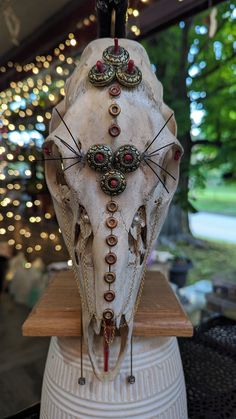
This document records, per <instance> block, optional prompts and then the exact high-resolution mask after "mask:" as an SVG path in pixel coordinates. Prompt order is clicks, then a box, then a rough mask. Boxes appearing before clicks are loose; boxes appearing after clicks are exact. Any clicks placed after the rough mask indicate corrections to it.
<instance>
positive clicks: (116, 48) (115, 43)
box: [114, 38, 120, 54]
mask: <svg viewBox="0 0 236 419" xmlns="http://www.w3.org/2000/svg"><path fill="white" fill-rule="evenodd" d="M119 50H120V47H119V42H118V38H115V39H114V52H115V54H118V53H119Z"/></svg>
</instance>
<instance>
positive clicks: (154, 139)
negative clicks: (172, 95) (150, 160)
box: [144, 113, 174, 153]
mask: <svg viewBox="0 0 236 419" xmlns="http://www.w3.org/2000/svg"><path fill="white" fill-rule="evenodd" d="M172 116H174V113H172V114H171V115H170V117H169V118H168V119H167V121H166V122H165V124H164V125H163V127H162V128H161V129H160V131H159V132H158V133H157V135H156V136H155V137H154V138H153V140H152V141H151V142H150V144H149V145H148V146H147V147H146V148H145V150H144V153H146V151H147V150H148V149H149V148H150V147H151V145H152V144H153V143H154V141H156V139H157V137H158V136H159V135H160V133H161V132H162V131H163V129H164V128H165V127H166V125H167V124H168V122H169V120H170V119H171V118H172Z"/></svg>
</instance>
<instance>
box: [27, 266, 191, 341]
mask: <svg viewBox="0 0 236 419" xmlns="http://www.w3.org/2000/svg"><path fill="white" fill-rule="evenodd" d="M80 310H81V304H80V297H79V293H78V289H77V285H76V282H75V280H74V277H73V273H72V272H70V271H63V272H60V273H57V274H55V275H54V277H53V278H52V280H51V282H50V284H49V286H48V288H47V289H46V290H45V291H44V294H43V295H42V297H41V299H40V300H39V302H38V303H37V305H36V306H35V308H34V309H33V310H32V312H31V313H30V315H29V317H28V318H27V319H26V321H25V322H24V324H23V327H22V330H23V335H24V336H80V334H81V324H80ZM192 333H193V327H192V324H191V322H190V321H189V319H188V317H187V316H186V314H185V312H184V310H183V308H182V307H181V305H180V303H179V300H178V298H177V297H176V295H175V293H174V292H173V290H172V288H171V286H170V284H169V283H168V281H167V280H166V279H165V277H164V276H163V275H162V274H161V273H160V272H156V271H150V272H147V274H146V281H145V285H144V290H143V295H142V298H141V302H140V304H139V307H138V310H137V313H136V315H135V319H134V331H133V334H134V336H147V337H151V336H192Z"/></svg>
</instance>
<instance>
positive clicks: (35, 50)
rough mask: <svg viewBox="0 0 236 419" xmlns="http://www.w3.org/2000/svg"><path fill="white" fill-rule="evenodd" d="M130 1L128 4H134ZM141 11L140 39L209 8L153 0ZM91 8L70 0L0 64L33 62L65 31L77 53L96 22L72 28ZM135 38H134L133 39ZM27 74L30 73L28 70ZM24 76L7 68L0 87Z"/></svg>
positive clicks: (201, 2) (203, 1)
mask: <svg viewBox="0 0 236 419" xmlns="http://www.w3.org/2000/svg"><path fill="white" fill-rule="evenodd" d="M222 1H224V0H212V2H211V4H212V5H216V4H218V3H220V2H222ZM134 4H135V3H134V0H131V1H130V6H134ZM140 7H141V13H140V17H139V21H138V24H139V26H140V28H141V36H140V38H139V39H142V38H144V37H146V36H148V35H150V34H152V33H155V32H158V31H161V30H163V29H164V28H166V27H168V26H171V25H172V24H175V23H176V22H178V21H180V20H183V19H186V18H187V17H189V16H192V15H194V14H196V13H199V12H201V11H203V10H204V9H207V8H208V7H209V1H208V0H182V1H178V0H168V1H166V0H154V1H153V2H152V3H151V4H150V5H148V6H147V5H144V4H141V5H140ZM94 11H95V0H92V1H87V0H71V1H70V2H68V4H67V5H66V6H64V7H63V8H62V9H61V10H60V11H59V12H57V13H56V14H55V15H54V16H53V17H52V18H50V19H48V20H47V21H46V22H45V23H44V24H43V25H42V26H41V27H40V28H38V29H37V30H36V31H35V33H33V34H31V36H30V37H28V38H27V39H25V40H24V41H22V43H21V44H20V45H19V46H18V47H14V48H12V49H11V50H10V51H9V52H7V53H6V54H4V55H3V56H2V57H0V66H1V65H5V64H6V63H7V62H8V61H13V62H18V63H19V64H20V65H24V64H26V63H29V62H30V61H34V59H35V56H36V55H40V54H47V53H50V52H51V51H52V50H53V49H54V48H55V46H56V45H58V44H59V43H60V42H61V41H62V40H63V39H65V37H66V35H67V34H68V33H69V32H73V33H75V35H76V37H78V39H79V44H78V47H77V48H73V50H72V51H71V53H72V55H73V54H79V52H80V51H82V49H83V48H84V47H85V45H86V44H87V43H88V42H90V41H91V40H92V39H95V38H96V31H97V29H96V24H91V25H90V26H89V27H83V29H80V30H79V29H78V28H76V25H77V23H78V21H80V20H81V19H84V18H85V17H87V16H88V15H89V14H92V13H94ZM130 23H131V24H137V20H136V19H134V18H133V19H130ZM135 39H137V38H135ZM29 75H30V73H29ZM24 77H27V73H24V72H21V73H18V72H17V71H16V69H15V68H14V67H13V68H9V69H8V70H7V72H6V73H2V74H1V77H0V90H5V89H6V88H7V87H8V86H9V83H10V82H11V81H19V80H21V79H23V78H24Z"/></svg>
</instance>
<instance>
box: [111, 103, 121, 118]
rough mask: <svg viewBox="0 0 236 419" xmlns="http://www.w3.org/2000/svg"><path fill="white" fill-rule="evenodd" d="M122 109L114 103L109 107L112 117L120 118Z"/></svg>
mask: <svg viewBox="0 0 236 419" xmlns="http://www.w3.org/2000/svg"><path fill="white" fill-rule="evenodd" d="M120 111H121V109H120V107H119V105H117V103H113V104H112V105H111V106H109V113H110V115H112V116H118V115H119V114H120Z"/></svg>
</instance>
